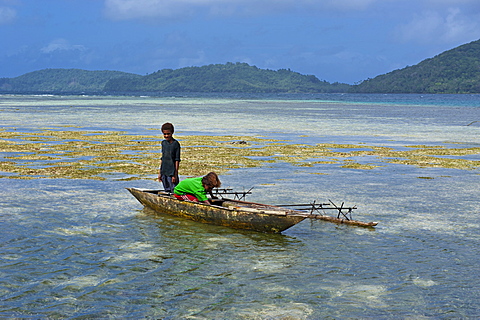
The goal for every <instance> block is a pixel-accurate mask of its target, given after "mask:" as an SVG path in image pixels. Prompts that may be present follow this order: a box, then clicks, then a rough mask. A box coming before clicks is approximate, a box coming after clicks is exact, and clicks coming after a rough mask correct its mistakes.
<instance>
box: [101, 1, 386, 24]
mask: <svg viewBox="0 0 480 320" xmlns="http://www.w3.org/2000/svg"><path fill="white" fill-rule="evenodd" d="M377 1H379V0H322V1H319V0H275V1H272V0H228V1H226V0H105V13H106V15H107V16H108V17H109V18H111V19H114V20H128V19H152V18H158V19H162V18H166V19H170V18H179V17H188V16H191V15H193V14H196V13H199V12H201V13H206V14H209V15H212V16H232V15H237V14H239V15H254V14H265V13H272V12H282V11H283V12H291V11H292V10H307V11H309V10H325V9H328V10H332V9H334V10H342V11H343V10H363V9H365V8H367V7H368V6H370V5H371V4H373V3H375V2H377Z"/></svg>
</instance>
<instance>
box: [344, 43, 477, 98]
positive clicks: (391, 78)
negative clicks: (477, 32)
mask: <svg viewBox="0 0 480 320" xmlns="http://www.w3.org/2000/svg"><path fill="white" fill-rule="evenodd" d="M350 92H356V93H480V40H477V41H473V42H471V43H468V44H464V45H462V46H459V47H457V48H454V49H452V50H448V51H445V52H443V53H441V54H439V55H437V56H435V57H433V58H430V59H426V60H424V61H422V62H420V63H419V64H417V65H414V66H408V67H406V68H403V69H400V70H395V71H392V72H389V73H387V74H384V75H379V76H377V77H375V78H373V79H367V80H365V81H363V82H362V83H360V84H358V85H355V86H352V87H351V89H350Z"/></svg>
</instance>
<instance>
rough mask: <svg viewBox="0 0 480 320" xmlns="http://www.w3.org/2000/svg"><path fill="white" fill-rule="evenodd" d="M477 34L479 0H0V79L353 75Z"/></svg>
mask: <svg viewBox="0 0 480 320" xmlns="http://www.w3.org/2000/svg"><path fill="white" fill-rule="evenodd" d="M478 39H480V0H0V78H1V77H7V78H12V77H17V76H20V75H22V74H25V73H27V72H32V71H36V70H41V69H46V68H65V69H70V68H76V69H84V70H115V71H124V72H130V73H135V74H140V75H145V74H150V73H153V72H155V71H158V70H161V69H179V68H183V67H191V66H204V65H209V64H218V63H220V64H224V63H227V62H233V63H235V62H245V63H248V64H249V65H253V66H257V67H258V68H261V69H270V70H278V69H290V70H292V71H296V72H299V73H301V74H308V75H314V76H316V77H317V78H319V79H320V80H325V81H328V82H332V83H333V82H342V83H349V84H355V83H358V82H361V81H363V80H365V79H368V78H374V77H375V76H377V75H380V74H384V73H387V72H390V71H393V70H396V69H401V68H404V67H406V66H411V65H415V64H417V63H419V62H421V61H422V60H425V59H427V58H431V57H434V56H436V55H438V54H440V53H442V52H444V51H446V50H449V49H453V48H455V47H457V46H459V45H462V44H465V43H469V42H471V41H475V40H478Z"/></svg>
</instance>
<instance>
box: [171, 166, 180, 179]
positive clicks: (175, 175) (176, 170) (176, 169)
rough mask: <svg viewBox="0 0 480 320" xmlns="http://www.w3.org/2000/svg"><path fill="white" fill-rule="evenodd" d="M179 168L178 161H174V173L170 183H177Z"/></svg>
mask: <svg viewBox="0 0 480 320" xmlns="http://www.w3.org/2000/svg"><path fill="white" fill-rule="evenodd" d="M179 168H180V161H175V173H174V174H173V177H172V182H173V183H178V182H179V181H178V180H179V179H178V169H179Z"/></svg>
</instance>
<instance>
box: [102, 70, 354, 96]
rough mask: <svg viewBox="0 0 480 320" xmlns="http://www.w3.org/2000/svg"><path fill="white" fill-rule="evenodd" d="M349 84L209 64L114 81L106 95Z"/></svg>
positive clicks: (306, 89)
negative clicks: (111, 93)
mask: <svg viewBox="0 0 480 320" xmlns="http://www.w3.org/2000/svg"><path fill="white" fill-rule="evenodd" d="M349 87H350V85H348V84H340V83H334V84H330V83H328V82H326V81H321V80H319V79H318V78H316V77H315V76H313V75H302V74H300V73H297V72H293V71H290V70H286V69H280V70H278V71H273V70H264V69H259V68H257V67H255V66H250V65H248V64H246V63H227V64H212V65H208V66H203V67H187V68H182V69H177V70H172V69H163V70H159V71H157V72H155V73H152V74H149V75H146V76H143V77H141V78H133V79H132V78H116V79H111V80H110V81H108V83H107V84H106V85H105V88H104V90H105V91H107V92H249V93H281V92H288V93H315V92H317V93H319V92H346V91H347V90H348V88H349Z"/></svg>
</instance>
